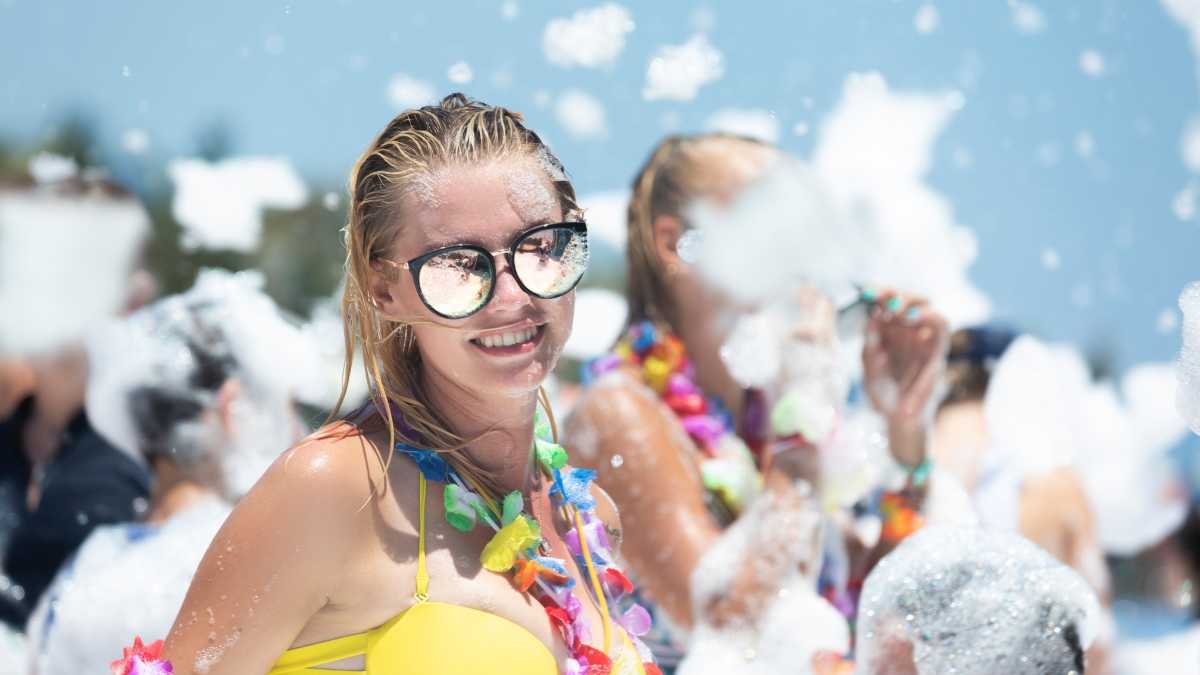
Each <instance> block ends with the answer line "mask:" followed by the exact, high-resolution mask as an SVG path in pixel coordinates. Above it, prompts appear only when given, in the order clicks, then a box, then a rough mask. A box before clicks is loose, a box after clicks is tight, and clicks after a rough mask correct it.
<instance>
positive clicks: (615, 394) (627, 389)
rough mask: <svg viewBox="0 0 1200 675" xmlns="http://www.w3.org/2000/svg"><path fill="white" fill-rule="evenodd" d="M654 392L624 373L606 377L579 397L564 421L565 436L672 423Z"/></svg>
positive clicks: (670, 417)
mask: <svg viewBox="0 0 1200 675" xmlns="http://www.w3.org/2000/svg"><path fill="white" fill-rule="evenodd" d="M668 413H669V411H667V410H666V409H665V407H664V406H663V404H662V402H661V401H660V400H659V399H658V396H657V395H655V393H654V391H653V390H652V389H650V388H649V387H647V386H646V385H645V384H643V383H642V382H641V381H639V380H638V379H637V378H635V377H634V376H633V375H632V374H630V373H628V372H625V371H624V370H616V371H613V372H610V373H607V374H605V375H604V376H603V377H601V378H600V379H599V380H597V381H596V382H595V383H594V384H592V386H590V387H589V388H588V389H587V391H585V392H584V393H583V395H582V396H581V397H580V398H579V402H578V403H577V404H576V406H575V408H574V410H572V411H571V415H570V417H569V418H568V419H567V425H566V430H567V436H568V437H571V436H575V435H577V434H586V433H587V432H588V431H590V432H591V433H605V434H607V433H609V432H618V431H621V430H629V429H638V428H644V427H645V426H646V425H648V424H649V425H665V424H669V423H670V422H672V421H673V417H672V416H671V415H669V414H668Z"/></svg>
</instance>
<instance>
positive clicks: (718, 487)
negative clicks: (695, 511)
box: [583, 321, 762, 516]
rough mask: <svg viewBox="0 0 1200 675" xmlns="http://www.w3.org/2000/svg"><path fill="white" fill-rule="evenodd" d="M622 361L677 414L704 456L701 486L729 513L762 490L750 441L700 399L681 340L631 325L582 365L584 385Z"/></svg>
mask: <svg viewBox="0 0 1200 675" xmlns="http://www.w3.org/2000/svg"><path fill="white" fill-rule="evenodd" d="M622 366H632V367H634V368H636V369H637V370H638V371H639V372H640V374H641V376H642V381H643V382H645V384H646V385H647V386H649V387H650V388H651V389H653V390H654V391H655V392H656V393H657V394H658V395H659V396H660V397H661V398H662V401H663V403H665V404H666V405H667V407H668V408H670V409H671V410H672V411H673V412H674V413H675V414H676V416H678V417H679V421H680V423H681V424H682V425H683V428H684V431H686V432H687V434H688V436H690V437H691V439H692V441H694V442H695V443H696V447H697V448H699V449H700V451H701V453H702V455H703V457H702V461H701V463H700V475H701V478H702V480H703V482H704V487H705V488H707V489H708V490H709V491H710V492H712V493H713V494H715V495H717V497H718V498H719V499H720V501H721V503H722V505H723V506H724V507H725V508H727V509H728V510H729V511H730V512H731V513H732V515H734V516H736V515H737V514H738V513H740V512H741V510H742V508H744V507H745V505H746V504H747V503H749V502H750V501H751V500H752V499H753V498H754V497H755V496H757V495H758V493H759V492H760V491H761V489H762V478H761V476H760V474H759V471H758V467H757V466H756V463H755V458H754V454H753V453H752V452H751V449H750V446H749V445H747V444H746V442H745V441H744V440H742V438H741V437H740V436H738V434H737V432H736V431H735V430H734V426H733V420H732V419H731V418H730V415H729V413H728V412H727V411H725V410H724V409H723V408H722V407H721V405H720V403H719V402H718V401H717V400H716V399H708V398H705V396H704V393H703V392H702V391H701V390H700V388H699V387H698V386H696V383H695V382H694V380H693V377H694V372H695V371H694V369H693V367H692V364H691V361H689V360H688V358H687V354H686V352H685V350H684V347H683V342H682V341H680V339H679V338H678V337H676V336H675V335H672V334H671V333H669V332H667V331H664V330H660V329H659V328H658V327H656V326H655V325H654V324H653V323H651V322H650V321H643V322H641V323H638V324H635V325H633V326H631V327H630V328H629V330H628V331H626V333H625V336H624V337H622V338H621V340H620V341H619V342H617V345H616V347H614V349H613V351H612V352H611V353H609V354H606V355H604V356H601V357H599V358H596V359H594V360H592V361H591V362H589V363H587V364H585V365H584V368H583V381H584V384H590V383H591V382H592V381H594V380H596V379H597V378H599V377H600V376H602V375H604V374H605V373H608V372H610V371H613V370H616V369H618V368H620V367H622Z"/></svg>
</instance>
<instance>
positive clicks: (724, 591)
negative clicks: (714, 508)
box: [566, 375, 820, 626]
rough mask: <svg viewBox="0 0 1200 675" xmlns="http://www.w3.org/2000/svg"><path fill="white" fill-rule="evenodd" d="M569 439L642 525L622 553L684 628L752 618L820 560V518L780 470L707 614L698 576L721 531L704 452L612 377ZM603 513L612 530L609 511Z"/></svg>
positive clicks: (572, 426) (652, 404) (627, 382)
mask: <svg viewBox="0 0 1200 675" xmlns="http://www.w3.org/2000/svg"><path fill="white" fill-rule="evenodd" d="M566 438H567V441H568V444H569V447H571V448H573V449H575V450H577V452H576V453H575V455H574V456H576V457H578V458H579V460H580V461H581V462H582V463H584V464H586V465H588V466H589V467H590V468H594V469H596V470H597V472H598V473H599V483H600V484H602V485H603V486H604V489H605V490H607V491H608V493H611V495H612V497H613V499H614V501H615V502H616V504H617V506H618V507H619V508H620V509H621V517H622V519H624V520H625V521H626V522H632V523H636V527H633V528H630V529H629V530H626V531H623V532H622V537H621V539H622V542H623V543H622V545H621V553H622V555H623V558H624V559H625V560H627V561H628V562H629V564H630V567H631V569H632V571H633V572H634V573H635V574H636V576H637V579H638V583H639V585H640V586H641V588H642V589H643V590H644V591H645V592H646V594H647V595H648V596H649V597H650V598H651V599H652V600H654V601H655V602H656V603H658V605H659V606H660V607H661V608H662V609H664V610H665V611H666V612H667V613H668V615H669V616H670V618H671V620H672V622H674V623H676V624H679V625H682V626H691V625H692V624H693V623H694V621H695V620H696V618H697V617H698V616H701V615H702V616H703V617H704V618H705V619H706V620H707V621H710V622H713V623H716V624H718V625H720V624H724V623H726V622H727V621H730V620H735V619H747V618H751V619H752V618H753V617H754V616H755V615H756V614H757V613H758V612H760V611H761V609H762V608H763V607H764V606H765V605H766V602H767V599H768V598H769V597H770V595H771V594H773V593H774V592H775V591H777V590H778V588H779V582H780V579H782V578H784V577H785V576H786V574H787V573H788V572H789V571H790V570H793V569H796V567H797V564H799V567H800V571H801V573H805V572H809V571H811V570H810V568H813V567H814V566H815V565H816V563H818V562H819V555H820V553H819V548H820V547H819V542H820V540H819V532H816V531H815V530H814V529H813V527H815V524H817V523H818V522H819V519H818V518H817V517H816V512H815V510H814V508H813V505H812V503H811V500H809V498H808V495H807V493H805V491H804V490H803V488H798V487H797V485H796V483H795V480H794V477H792V476H790V475H788V473H789V471H788V470H789V469H790V465H789V463H787V462H784V463H781V465H780V466H779V467H777V469H778V470H773V471H772V472H770V473H769V474H768V476H767V478H766V481H765V489H766V494H765V495H764V497H763V499H762V504H761V505H756V506H755V507H752V508H751V509H750V512H749V513H747V514H746V515H744V516H743V517H742V518H741V519H739V521H738V523H737V524H736V525H735V527H736V528H739V529H741V530H744V531H748V532H749V535H748V536H749V538H750V539H749V540H750V542H751V545H750V546H748V547H745V550H742V548H740V547H739V549H738V551H737V552H736V553H735V555H736V556H738V557H739V564H738V565H737V566H736V569H735V570H733V571H732V572H731V573H730V574H729V576H728V579H727V583H724V584H718V585H719V586H720V588H719V589H718V590H716V592H714V593H712V594H710V595H708V596H706V597H705V598H703V600H702V602H703V603H704V606H703V607H693V606H692V602H693V589H692V585H691V582H692V576H693V573H694V572H695V570H696V568H697V567H699V566H700V564H701V561H702V559H703V558H704V556H705V555H706V554H707V553H708V552H709V551H710V550H712V548H713V547H714V545H716V544H717V543H718V541H720V540H721V538H722V532H721V528H720V526H719V525H718V524H717V522H716V521H715V520H714V519H713V517H712V516H711V515H710V513H709V511H708V507H707V506H706V505H705V495H706V490H705V488H704V485H703V483H702V482H701V480H700V475H699V472H698V471H697V469H696V466H695V463H694V462H693V461H692V459H691V455H692V453H694V452H696V451H695V449H694V448H693V447H692V443H691V440H690V439H689V438H688V437H687V436H686V435H685V434H684V432H683V430H682V428H681V427H680V425H679V422H678V421H677V420H676V419H675V416H674V415H673V414H672V413H671V412H670V411H669V410H667V409H666V408H665V407H664V406H663V405H662V404H661V403H660V402H659V401H658V400H657V399H656V398H654V397H653V395H652V394H651V393H649V391H648V390H646V389H645V388H644V387H642V386H641V385H640V384H639V383H637V382H634V381H633V380H632V379H629V378H626V377H624V376H623V375H610V376H609V378H607V379H606V380H602V381H601V382H600V383H597V385H596V387H594V388H593V389H592V390H590V391H589V392H588V393H587V394H586V395H585V397H584V399H583V400H582V401H581V402H580V404H579V406H578V407H577V408H576V411H575V413H574V414H573V415H572V417H571V419H570V420H568V423H567V429H566ZM618 456H619V457H620V460H619V461H617V462H614V461H613V460H614V459H616V458H617V457H618ZM751 513H753V514H756V515H753V516H750V514H751ZM599 515H600V517H601V518H602V519H604V521H605V522H606V524H609V527H610V529H611V527H612V525H611V522H612V521H610V518H609V517H607V516H606V515H605V511H604V509H600V510H599ZM780 535H783V538H782V539H780ZM737 540H738V537H735V539H734V540H730V545H734V546H736V545H737ZM814 541H815V542H816V548H815V549H813V548H812V547H811V545H812V544H813V542H814ZM814 550H815V553H814ZM814 556H816V557H815V558H814Z"/></svg>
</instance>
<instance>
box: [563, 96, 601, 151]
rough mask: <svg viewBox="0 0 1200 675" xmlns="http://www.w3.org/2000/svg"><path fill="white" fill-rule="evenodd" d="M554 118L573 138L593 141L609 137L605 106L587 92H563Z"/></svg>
mask: <svg viewBox="0 0 1200 675" xmlns="http://www.w3.org/2000/svg"><path fill="white" fill-rule="evenodd" d="M554 116H555V118H557V119H558V123H559V124H561V125H562V126H563V128H564V129H566V130H567V133H568V134H570V135H571V137H572V138H576V139H579V140H593V139H598V138H604V137H605V136H607V135H608V125H607V123H606V122H605V113H604V104H603V103H601V102H600V99H598V98H596V97H595V96H592V95H591V94H589V93H587V92H585V91H582V90H579V89H568V90H567V91H565V92H563V93H562V95H561V96H559V97H558V102H557V103H555V104H554Z"/></svg>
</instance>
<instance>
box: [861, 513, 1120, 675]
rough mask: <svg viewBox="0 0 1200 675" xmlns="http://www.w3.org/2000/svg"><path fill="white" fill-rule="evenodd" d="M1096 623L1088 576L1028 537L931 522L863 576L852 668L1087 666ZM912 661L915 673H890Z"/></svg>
mask: <svg viewBox="0 0 1200 675" xmlns="http://www.w3.org/2000/svg"><path fill="white" fill-rule="evenodd" d="M1099 621H1100V606H1099V602H1098V601H1097V599H1096V597H1095V595H1094V594H1093V593H1092V591H1091V589H1089V588H1088V586H1087V584H1086V583H1085V582H1084V580H1083V579H1082V578H1081V577H1080V576H1079V575H1078V574H1076V573H1075V572H1074V571H1073V570H1071V569H1070V568H1068V567H1066V566H1064V565H1063V564H1061V563H1059V562H1058V561H1057V560H1055V559H1054V558H1053V557H1052V556H1050V555H1049V554H1048V553H1046V552H1044V551H1042V550H1041V549H1040V548H1038V547H1037V546H1036V545H1034V544H1032V543H1030V542H1029V541H1026V540H1025V539H1022V538H1020V537H1018V536H1016V535H1013V534H1008V533H1002V532H996V531H986V530H981V529H977V528H960V527H945V526H927V527H925V528H923V529H922V530H920V531H919V532H917V533H916V534H914V535H913V536H911V537H909V538H908V539H906V540H905V541H904V542H903V543H902V544H901V545H900V546H899V547H898V548H897V549H896V550H895V551H893V552H892V553H891V554H890V555H888V556H886V557H885V558H884V559H883V560H882V561H881V562H880V563H879V565H877V566H876V567H875V569H874V570H873V571H872V572H871V574H870V575H869V576H868V577H867V580H866V583H865V585H864V586H863V592H862V599H861V602H860V605H859V622H858V632H857V635H858V646H857V654H856V664H857V670H856V672H858V673H865V674H868V675H879V674H883V673H889V672H912V671H915V672H916V673H919V674H920V675H933V674H935V673H937V674H941V673H956V672H961V673H983V672H986V673H1000V672H1003V673H1012V674H1013V675H1026V674H1027V675H1041V674H1042V673H1047V672H1055V673H1066V672H1069V671H1072V670H1077V669H1078V670H1082V658H1083V654H1082V649H1084V648H1086V647H1087V646H1088V645H1089V644H1090V643H1091V641H1092V640H1093V639H1094V637H1095V635H1096V632H1097V630H1098V625H1099ZM1072 643H1073V644H1072ZM910 649H911V651H910ZM910 660H911V664H912V665H913V666H915V668H913V670H912V671H909V670H904V669H901V670H893V668H896V667H897V666H900V667H903V666H904V664H905V663H906V662H910Z"/></svg>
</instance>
